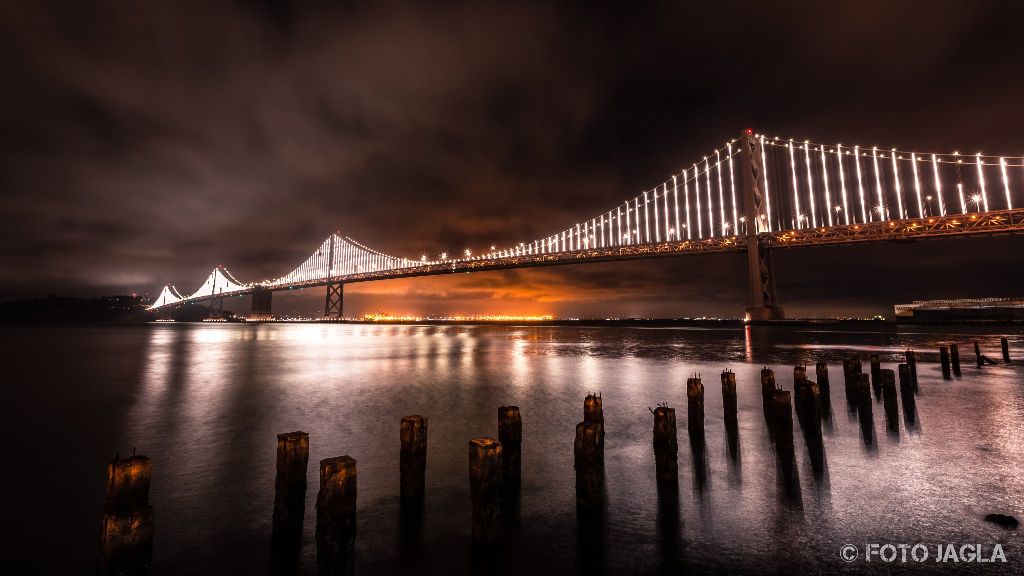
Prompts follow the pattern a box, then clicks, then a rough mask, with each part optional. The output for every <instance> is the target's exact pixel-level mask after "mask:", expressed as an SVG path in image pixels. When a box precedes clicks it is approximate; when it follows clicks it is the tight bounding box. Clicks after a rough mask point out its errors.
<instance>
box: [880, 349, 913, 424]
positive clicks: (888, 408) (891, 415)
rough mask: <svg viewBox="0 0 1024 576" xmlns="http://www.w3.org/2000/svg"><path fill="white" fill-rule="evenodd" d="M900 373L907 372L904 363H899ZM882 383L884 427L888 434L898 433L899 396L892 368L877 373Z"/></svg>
mask: <svg viewBox="0 0 1024 576" xmlns="http://www.w3.org/2000/svg"><path fill="white" fill-rule="evenodd" d="M899 370H900V373H901V374H902V373H903V372H904V371H906V372H908V376H909V368H908V367H907V365H906V364H900V365H899ZM879 377H880V379H881V385H882V402H883V408H884V409H885V422H886V428H887V429H888V431H889V433H890V434H899V431H900V421H899V417H900V415H899V397H898V396H897V394H896V374H895V373H893V371H892V370H882V371H881V372H880V374H879Z"/></svg>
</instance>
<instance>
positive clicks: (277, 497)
mask: <svg viewBox="0 0 1024 576" xmlns="http://www.w3.org/2000/svg"><path fill="white" fill-rule="evenodd" d="M1001 346H1002V356H1003V361H1004V362H1009V361H1010V357H1009V351H1008V347H1007V341H1006V338H1002V339H1001ZM974 349H975V355H976V356H977V365H978V367H982V366H984V365H987V364H992V363H993V361H991V360H989V359H988V358H986V357H985V356H984V355H982V354H981V350H980V347H979V346H978V343H977V342H975V343H974ZM939 354H940V364H941V367H942V374H943V377H944V378H949V377H950V369H951V368H952V373H953V374H955V375H956V376H960V356H959V351H958V349H957V345H956V344H952V345H951V346H950V347H948V348H947V347H946V346H942V347H941V348H940V352H939ZM905 358H906V362H905V363H901V364H899V365H898V369H897V372H898V374H899V389H900V396H902V398H903V408H904V413H905V416H906V417H907V419H908V422H912V421H913V419H914V414H915V413H916V407H915V403H914V395H915V394H916V393H917V391H918V383H917V361H916V356H915V353H914V351H912V350H908V351H907V352H906V353H905ZM870 363H871V373H870V375H869V374H865V373H863V371H862V365H861V360H860V358H848V359H844V360H843V376H844V381H845V387H846V398H847V403H848V405H849V408H850V411H851V414H852V413H854V412H856V413H858V414H859V415H860V422H861V428H862V432H863V434H864V440H865V442H868V443H870V442H871V441H873V440H872V438H871V437H870V434H871V433H872V430H873V421H872V420H871V419H872V415H871V411H872V401H871V395H872V389H874V395H875V399H876V400H881V401H882V402H883V405H884V407H885V411H886V414H887V416H890V415H891V414H893V413H895V412H896V411H897V410H898V408H897V388H896V372H894V371H893V370H886V369H882V368H881V366H880V362H879V358H878V356H877V355H872V356H871V358H870ZM815 372H816V377H817V381H812V380H810V379H808V378H807V368H806V366H803V365H797V366H796V367H795V368H794V371H793V384H794V386H793V389H794V393H795V402H793V401H792V400H791V394H790V392H789V391H786V390H783V389H781V388H780V387H779V386H778V385H776V383H775V373H774V371H772V370H771V369H769V368H763V369H762V370H761V395H762V401H763V409H764V414H765V419H766V422H767V424H768V434H769V438H770V440H771V443H772V444H773V446H774V447H775V450H776V454H777V456H778V464H779V468H780V474H781V479H782V480H783V483H784V484H786V485H787V486H791V485H792V480H793V477H794V476H795V462H794V446H793V415H792V414H793V408H794V407H795V409H796V413H797V418H798V421H799V422H800V425H801V427H802V429H803V433H804V437H805V438H806V440H807V444H808V449H809V453H810V455H811V466H812V469H813V471H814V473H815V475H816V476H818V475H819V474H820V473H821V472H822V469H823V461H822V458H821V455H822V453H823V448H822V446H823V443H822V422H823V421H825V422H827V421H828V420H829V418H830V417H831V399H830V390H829V374H828V364H827V363H826V362H824V361H822V362H818V363H817V365H816V366H815ZM721 382H722V401H723V407H724V420H725V426H726V431H727V443H728V451H729V454H730V457H731V458H733V459H735V458H737V457H738V444H739V439H738V425H737V417H738V414H737V396H736V374H735V373H733V372H731V371H730V370H726V371H724V372H722V374H721ZM686 402H687V428H688V432H689V436H690V443H691V448H692V449H693V452H694V458H695V459H699V458H703V446H704V385H703V383H702V382H701V378H700V375H699V374H695V375H694V376H693V377H691V378H688V379H687V382H686ZM651 412H652V413H653V415H654V431H653V445H654V454H655V474H656V479H657V483H658V486H659V489H661V488H664V487H666V486H675V485H677V483H678V460H677V452H678V441H677V434H676V415H675V409H674V408H670V407H668V405H667V404H659V405H658V407H657V408H654V409H651ZM887 420H889V422H890V426H891V425H892V423H893V422H896V419H895V418H887ZM897 427H898V423H897ZM399 436H400V441H401V451H400V460H399V475H400V483H399V486H400V497H401V501H402V503H403V505H406V504H410V505H415V504H418V503H421V502H422V501H423V498H424V495H425V487H426V483H425V477H426V467H427V418H426V417H424V416H419V415H412V416H405V417H403V418H402V421H401V426H400V432H399ZM604 437H605V431H604V408H603V399H602V397H601V395H600V394H593V393H592V394H588V395H587V396H586V398H585V399H584V401H583V421H582V422H580V423H578V424H577V425H576V438H575V442H574V445H573V449H574V460H575V466H574V467H575V470H576V503H577V506H578V507H579V508H580V509H582V510H588V509H589V510H593V509H597V508H599V507H601V506H602V505H603V503H604V498H605V487H604V485H605V482H604ZM522 440H523V424H522V419H521V416H520V413H519V408H518V407H516V406H502V407H500V408H498V438H497V439H495V438H490V437H483V438H476V439H473V440H471V441H470V442H469V485H470V502H471V510H472V512H471V520H470V522H471V532H472V537H473V540H474V541H476V542H479V543H484V544H486V543H493V542H496V541H498V540H500V539H501V535H502V506H501V501H502V497H503V495H504V496H505V497H508V496H510V495H513V496H514V495H518V492H519V487H520V484H521V475H522V470H521V455H522ZM816 454H817V455H818V457H817V458H816V457H815V455H816ZM308 462H309V434H307V433H306V432H289V433H286V434H279V435H278V436H277V475H276V479H275V484H274V511H273V527H272V534H273V536H272V541H273V546H274V549H275V550H281V551H284V553H286V554H287V553H288V551H296V550H298V549H299V548H300V547H301V541H302V526H303V520H304V516H305V503H306V484H307V482H306V469H307V465H308ZM697 474H698V477H697V481H698V483H699V482H701V478H700V470H699V469H698V470H697ZM151 477H152V462H151V461H150V459H149V458H147V457H145V456H142V455H136V454H134V453H133V454H132V456H131V457H129V458H120V457H117V456H115V458H114V460H112V461H111V462H109V463H108V465H107V490H106V500H105V503H104V513H103V523H102V536H101V540H102V541H101V560H100V569H101V570H100V571H101V573H104V574H144V573H148V571H149V565H150V562H151V557H152V547H153V508H152V506H150V504H149V485H150V481H151ZM356 480H357V475H356V461H355V459H353V458H352V457H350V456H338V457H335V458H327V459H324V460H321V461H320V490H319V492H318V493H317V500H316V546H317V565H318V568H319V571H320V572H321V573H324V574H351V573H352V572H353V566H354V560H355V554H354V547H355V539H356ZM797 489H798V488H797Z"/></svg>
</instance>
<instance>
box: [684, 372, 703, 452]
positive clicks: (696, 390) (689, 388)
mask: <svg viewBox="0 0 1024 576" xmlns="http://www.w3.org/2000/svg"><path fill="white" fill-rule="evenodd" d="M686 414H687V419H686V426H687V428H688V429H689V431H690V436H694V435H699V436H702V437H703V436H704V384H702V383H701V381H700V375H695V376H693V377H692V378H688V379H687V380H686Z"/></svg>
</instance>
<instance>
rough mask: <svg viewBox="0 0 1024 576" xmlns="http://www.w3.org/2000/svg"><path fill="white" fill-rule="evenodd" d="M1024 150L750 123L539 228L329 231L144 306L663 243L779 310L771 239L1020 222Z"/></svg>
mask: <svg viewBox="0 0 1024 576" xmlns="http://www.w3.org/2000/svg"><path fill="white" fill-rule="evenodd" d="M1015 200H1016V204H1017V205H1019V206H1024V157H1021V156H991V155H985V154H981V153H977V154H967V155H962V154H960V153H959V152H952V153H921V152H906V151H901V150H897V149H895V148H890V149H880V148H878V147H874V146H872V147H861V146H846V145H843V144H822V143H812V142H810V141H808V140H803V141H798V140H794V139H788V140H787V139H780V138H778V137H769V136H766V135H764V134H756V133H754V132H753V131H751V130H747V131H744V132H743V133H742V135H741V136H740V137H739V138H734V139H731V140H729V141H728V142H726V143H725V144H724V145H723V146H721V147H719V148H717V149H715V150H713V151H712V152H711V153H710V154H709V155H707V156H704V157H703V158H702V159H701V160H700V161H699V162H694V163H691V164H689V165H688V166H686V167H685V168H683V169H682V170H681V171H680V172H678V173H676V174H673V175H672V176H671V178H669V179H668V180H665V181H664V182H662V183H660V184H659V185H657V186H655V187H653V188H650V189H648V190H645V191H644V192H642V193H640V194H638V195H636V196H634V197H632V198H629V199H628V200H626V201H624V202H623V203H621V204H618V205H616V206H611V207H609V209H608V210H605V211H604V212H601V213H599V214H596V215H591V217H590V218H589V219H588V220H581V221H579V222H576V223H575V224H573V225H572V226H568V227H566V228H565V229H563V230H559V231H557V232H554V233H552V234H551V235H548V236H544V237H542V238H534V239H531V240H524V241H523V242H519V243H517V244H514V245H511V246H502V247H497V246H492V247H491V249H490V250H489V251H486V252H483V253H477V254H475V253H473V252H471V251H470V250H466V251H464V252H463V253H461V254H447V253H442V254H439V255H437V256H434V257H428V256H426V255H424V256H421V257H420V258H418V259H412V258H403V257H399V256H393V255H389V254H385V253H383V252H379V251H377V250H374V249H372V248H369V247H367V246H365V245H363V244H360V243H359V242H357V241H355V240H353V239H352V238H349V237H347V236H343V235H341V234H338V233H335V234H331V235H330V236H329V237H328V238H327V239H326V240H324V242H323V243H322V244H321V245H320V246H319V247H318V248H317V249H316V250H315V251H314V252H313V254H312V255H311V256H310V257H309V258H307V259H306V260H305V261H304V262H302V263H301V264H299V266H298V267H296V268H295V269H294V270H292V271H290V272H288V273H287V274H285V275H283V276H281V277H279V278H274V279H269V280H264V281H260V282H248V283H246V282H241V281H239V280H237V279H236V278H235V277H234V276H233V275H232V274H231V273H230V272H229V271H228V270H227V269H226V268H224V267H220V266H218V267H216V268H214V269H213V271H212V272H210V274H209V276H207V278H206V281H205V282H203V284H202V285H201V286H200V287H199V288H198V289H197V290H195V291H194V292H192V293H190V294H188V295H184V294H183V293H181V292H180V291H179V290H178V289H177V288H175V287H174V286H172V285H167V286H165V287H164V288H163V290H162V291H161V292H160V295H159V296H158V297H157V298H156V300H155V301H154V302H153V303H152V305H151V307H150V309H151V310H166V309H168V308H171V307H175V306H181V305H183V304H188V303H209V305H210V308H211V312H212V311H214V310H222V309H223V301H224V299H225V298H230V297H235V296H243V295H251V296H252V317H254V318H265V317H269V316H270V313H271V302H272V294H273V293H274V292H276V291H280V290H294V289H302V288H314V287H326V296H325V299H324V317H325V318H335V319H336V318H341V317H342V313H343V310H344V287H345V284H350V283H354V282H368V281H373V280H387V279H393V278H408V277H415V276H429V275H437V274H457V273H462V272H478V271H487V270H504V269H513V268H525V267H532V266H557V265H565V264H581V263H587V262H608V261H615V260H630V259H639V258H653V257H663V256H683V255H692V254H703V253H721V252H736V253H746V254H747V264H748V273H749V280H750V291H749V294H748V296H747V308H746V311H747V317H748V318H749V319H752V320H771V319H782V318H784V317H785V315H784V312H783V308H782V306H781V304H780V303H779V300H778V297H777V294H776V289H775V281H774V273H773V269H772V259H771V254H772V252H773V251H775V250H778V249H788V248H795V247H803V246H819V245H830V244H849V243H857V242H881V241H893V240H917V239H926V238H940V237H953V236H967V235H995V234H1016V233H1021V232H1024V208H1014V204H1015Z"/></svg>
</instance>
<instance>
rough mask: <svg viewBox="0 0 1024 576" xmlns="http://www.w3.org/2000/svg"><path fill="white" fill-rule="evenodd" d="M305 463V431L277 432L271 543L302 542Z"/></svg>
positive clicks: (295, 544)
mask: <svg viewBox="0 0 1024 576" xmlns="http://www.w3.org/2000/svg"><path fill="white" fill-rule="evenodd" d="M308 464H309V434H307V433H305V432H288V433H286V434H278V435H277V477H276V478H275V480H274V521H273V527H272V531H273V542H274V545H275V546H279V547H285V548H292V549H294V548H297V547H298V546H299V545H301V543H302V521H303V518H305V515H306V466H307V465H308Z"/></svg>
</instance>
